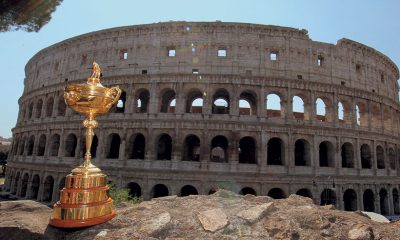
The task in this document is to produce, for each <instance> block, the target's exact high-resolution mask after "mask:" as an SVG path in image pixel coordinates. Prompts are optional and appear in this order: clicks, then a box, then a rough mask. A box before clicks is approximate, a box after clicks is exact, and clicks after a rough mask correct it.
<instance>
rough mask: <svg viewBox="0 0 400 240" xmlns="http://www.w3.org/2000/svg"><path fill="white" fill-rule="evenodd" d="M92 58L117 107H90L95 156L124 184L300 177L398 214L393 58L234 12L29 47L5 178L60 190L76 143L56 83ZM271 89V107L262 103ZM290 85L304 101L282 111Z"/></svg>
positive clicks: (323, 194)
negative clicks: (98, 111)
mask: <svg viewBox="0 0 400 240" xmlns="http://www.w3.org/2000/svg"><path fill="white" fill-rule="evenodd" d="M218 53H219V55H218ZM92 61H96V62H98V63H99V64H100V66H101V67H102V72H103V76H102V83H103V84H104V85H106V86H112V85H119V86H120V87H121V88H122V89H123V90H124V97H123V99H122V100H121V103H120V105H119V107H116V108H115V109H113V111H112V113H110V114H109V115H107V116H103V117H99V122H100V129H98V130H96V133H97V137H98V143H97V151H96V157H94V160H93V161H94V162H95V164H97V165H98V166H100V167H101V168H102V169H103V170H104V171H105V172H106V173H107V174H108V175H109V177H110V179H111V180H112V181H113V182H114V183H116V184H117V185H119V186H121V187H125V186H128V184H129V183H136V185H135V187H133V186H134V184H133V185H132V184H131V185H130V187H131V189H132V193H136V194H137V195H142V196H144V198H146V199H148V198H151V197H153V196H157V194H161V192H159V191H158V190H157V189H156V188H154V186H156V185H157V184H163V185H164V187H166V189H167V192H165V191H164V193H163V194H164V195H165V193H166V194H181V195H185V194H187V193H191V194H193V193H194V191H196V192H198V193H199V194H208V193H209V192H210V190H213V189H216V188H218V187H224V188H228V189H231V190H234V191H236V192H240V191H241V192H242V193H248V191H253V192H254V193H255V194H257V195H267V194H268V195H270V196H275V197H285V196H288V195H289V194H291V193H296V192H298V191H299V190H301V191H300V192H298V193H299V194H300V193H301V194H302V195H309V196H310V197H312V198H313V199H314V201H315V202H317V203H322V204H325V203H335V204H336V205H337V207H339V208H341V209H347V210H355V209H362V210H364V209H365V210H372V211H377V212H382V213H384V214H394V213H400V203H399V197H398V191H399V183H400V178H399V174H400V146H399V144H400V142H399V137H398V135H399V133H400V122H399V110H400V108H399V107H400V105H399V101H398V84H397V79H398V78H399V71H398V68H397V67H396V65H395V64H394V63H393V62H392V61H391V60H390V59H389V58H387V57H386V56H384V55H383V54H381V53H379V52H378V51H376V50H374V49H372V48H370V47H367V46H364V45H362V44H360V43H357V42H354V41H351V40H348V39H341V40H339V41H338V43H337V44H336V45H333V44H327V43H321V42H314V41H312V40H311V39H309V37H308V35H307V31H305V30H297V29H292V28H286V27H277V26H265V25H255V24H242V23H222V22H215V23H194V22H169V23H157V24H149V25H139V26H129V27H121V28H114V29H107V30H102V31H98V32H93V33H88V34H84V35H81V36H77V37H74V38H71V39H67V40H65V41H63V42H60V43H57V44H55V45H53V46H50V47H48V48H46V49H43V50H42V51H40V52H39V53H37V54H36V55H35V56H34V57H33V58H32V59H31V60H30V61H29V62H28V64H27V65H26V68H25V71H26V79H25V82H24V83H25V89H24V94H23V96H22V97H21V98H20V100H19V104H20V111H19V117H18V122H17V125H16V127H15V128H14V129H13V139H14V140H13V146H12V151H11V154H10V159H9V162H10V163H9V167H8V169H9V171H8V173H7V179H6V189H7V190H8V191H10V192H12V193H14V194H16V195H19V196H22V197H28V198H35V199H37V200H39V201H42V200H43V201H54V200H55V199H57V196H58V189H59V186H60V184H61V186H62V181H63V177H64V176H65V174H66V173H68V172H69V171H70V169H71V168H72V167H73V166H76V165H77V164H78V163H79V161H80V159H81V157H82V154H83V152H84V145H83V141H84V129H83V127H82V126H81V121H82V120H83V117H82V116H79V115H78V114H75V113H73V112H72V111H71V110H70V109H66V107H65V103H64V100H63V95H62V94H63V89H64V87H65V86H66V85H68V84H71V83H78V82H79V83H81V82H83V81H85V80H86V78H87V77H88V76H89V74H90V67H91V63H92ZM269 94H276V95H277V96H278V97H279V99H280V102H278V103H279V105H280V109H278V110H277V109H272V108H270V107H269V105H268V101H269V100H268V101H266V99H267V96H268V95H269ZM295 96H297V97H300V98H301V99H302V101H303V102H304V111H303V112H298V111H293V105H295V104H294V97H295ZM194 99H202V101H203V103H202V106H200V107H199V106H193V105H192V103H193V100H194ZM218 99H220V100H221V99H223V100H225V101H226V104H227V105H228V107H226V108H224V107H222V106H217V105H215V104H214V102H215V101H216V100H218ZM318 99H320V100H322V101H323V102H324V104H325V112H326V113H325V114H324V115H321V114H317V107H316V101H317V100H318ZM139 100H140V101H139ZM173 100H175V101H173ZM240 101H245V102H247V103H248V104H249V106H250V107H249V108H246V107H243V106H240V105H239V102H240ZM171 102H176V104H171ZM339 103H340V104H341V105H342V106H343V116H341V114H339V111H338V110H340V109H338V104H339ZM300 105H301V104H300ZM139 135H140V139H141V140H138V139H139V137H138V136H139ZM165 149H167V150H165ZM158 159H159V160H158ZM35 176H36V178H35ZM34 178H35V180H34ZM186 185H190V186H192V187H194V188H195V190H193V188H190V189H191V190H185V191H184V190H182V188H183V187H184V186H186ZM138 189H140V194H139V190H138ZM371 193H372V195H371ZM163 194H161V195H163ZM49 195H51V196H49ZM366 205H367V206H366Z"/></svg>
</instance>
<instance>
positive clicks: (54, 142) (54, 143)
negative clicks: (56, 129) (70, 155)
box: [50, 134, 60, 157]
mask: <svg viewBox="0 0 400 240" xmlns="http://www.w3.org/2000/svg"><path fill="white" fill-rule="evenodd" d="M59 148H60V135H58V134H54V135H53V136H52V137H51V139H50V156H52V157H57V156H58V149H59Z"/></svg>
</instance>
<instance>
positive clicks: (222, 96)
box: [212, 89, 230, 114]
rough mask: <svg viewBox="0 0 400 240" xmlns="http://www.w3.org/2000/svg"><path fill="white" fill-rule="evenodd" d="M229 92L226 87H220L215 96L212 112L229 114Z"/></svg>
mask: <svg viewBox="0 0 400 240" xmlns="http://www.w3.org/2000/svg"><path fill="white" fill-rule="evenodd" d="M229 108H230V106H229V93H228V91H226V90H225V89H219V90H217V91H216V92H215V94H214V96H213V105H212V113H213V114H229Z"/></svg>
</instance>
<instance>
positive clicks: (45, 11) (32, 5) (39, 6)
mask: <svg viewBox="0 0 400 240" xmlns="http://www.w3.org/2000/svg"><path fill="white" fill-rule="evenodd" d="M61 2H62V0H0V32H7V31H15V30H24V31H27V32H38V31H39V30H40V29H41V28H42V27H43V26H44V25H45V24H47V23H48V22H49V21H50V19H51V14H52V13H53V12H54V11H55V10H56V7H57V6H58V5H60V3H61Z"/></svg>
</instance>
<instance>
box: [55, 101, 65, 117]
mask: <svg viewBox="0 0 400 240" xmlns="http://www.w3.org/2000/svg"><path fill="white" fill-rule="evenodd" d="M66 110H67V106H66V104H65V100H64V98H63V97H62V96H61V97H60V99H59V100H58V105H57V116H65V111H66Z"/></svg>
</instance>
